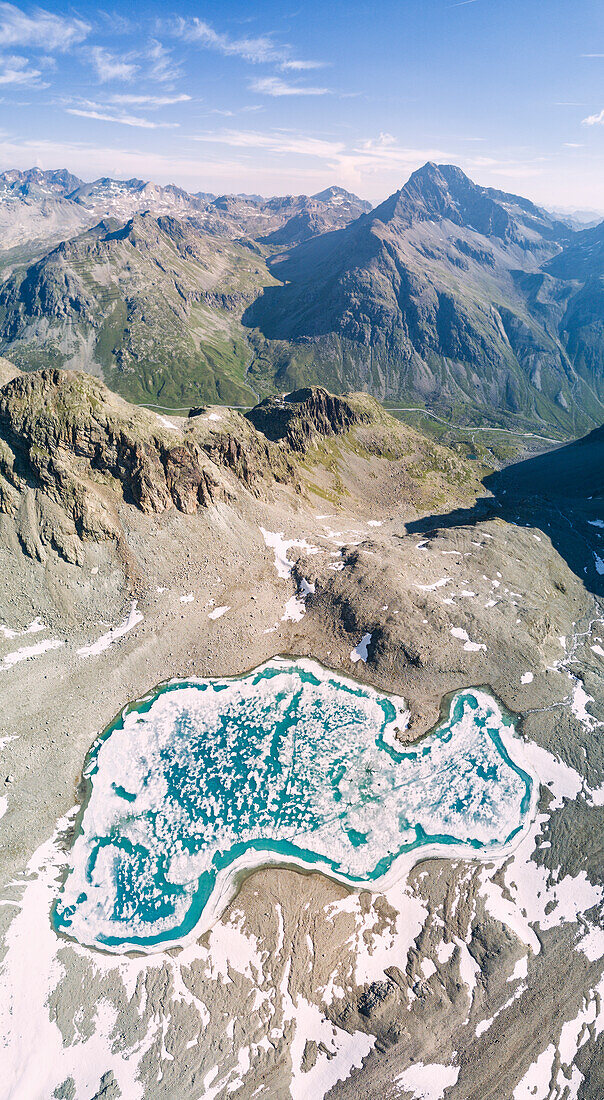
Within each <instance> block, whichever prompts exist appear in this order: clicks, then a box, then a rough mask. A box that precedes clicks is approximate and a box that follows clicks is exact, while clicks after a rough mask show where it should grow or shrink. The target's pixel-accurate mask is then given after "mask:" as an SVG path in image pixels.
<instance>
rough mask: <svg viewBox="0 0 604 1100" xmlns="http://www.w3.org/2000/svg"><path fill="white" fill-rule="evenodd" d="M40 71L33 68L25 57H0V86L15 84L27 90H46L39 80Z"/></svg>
mask: <svg viewBox="0 0 604 1100" xmlns="http://www.w3.org/2000/svg"><path fill="white" fill-rule="evenodd" d="M41 75H42V71H41V69H35V68H33V67H32V66H31V65H30V63H29V61H28V59H27V58H26V57H21V56H20V55H17V54H12V55H10V56H8V57H0V84H16V85H20V86H21V87H27V88H47V87H48V84H46V83H44V82H43V81H41V80H40V77H41Z"/></svg>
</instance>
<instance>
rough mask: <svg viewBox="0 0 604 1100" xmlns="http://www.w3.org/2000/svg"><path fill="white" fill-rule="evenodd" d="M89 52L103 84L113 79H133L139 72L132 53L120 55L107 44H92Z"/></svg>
mask: <svg viewBox="0 0 604 1100" xmlns="http://www.w3.org/2000/svg"><path fill="white" fill-rule="evenodd" d="M87 54H88V57H89V59H90V61H91V62H92V64H93V66H94V69H95V71H96V74H97V77H98V79H99V80H100V81H101V83H102V84H105V83H108V82H109V81H111V80H132V79H133V77H134V76H135V75H136V73H137V72H138V68H139V67H138V65H137V64H135V62H134V61H133V59H132V55H131V54H125V55H121V56H120V54H116V53H112V52H111V50H108V49H106V47H105V46H92V47H91V48H90V49H89V50H88V51H87Z"/></svg>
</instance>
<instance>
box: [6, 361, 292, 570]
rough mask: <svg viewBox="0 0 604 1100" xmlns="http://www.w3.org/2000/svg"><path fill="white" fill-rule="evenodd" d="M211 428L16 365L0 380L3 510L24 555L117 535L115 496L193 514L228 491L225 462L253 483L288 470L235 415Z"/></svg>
mask: <svg viewBox="0 0 604 1100" xmlns="http://www.w3.org/2000/svg"><path fill="white" fill-rule="evenodd" d="M208 427H209V426H208V423H205V424H202V423H200V422H199V421H190V422H189V431H188V432H187V433H186V435H185V434H184V433H180V432H176V431H175V430H174V429H172V428H171V427H170V426H169V425H168V426H167V427H166V422H164V423H163V424H162V422H161V421H160V420H158V418H157V417H156V416H155V415H154V414H153V413H150V412H147V410H145V409H140V410H139V409H135V408H133V407H132V406H129V405H127V404H126V402H124V401H122V400H121V399H120V398H118V397H116V396H115V395H113V394H112V393H110V391H109V390H107V388H106V387H105V386H104V385H103V384H102V383H101V382H99V381H98V380H97V379H94V378H91V377H89V376H86V375H82V374H76V373H74V372H71V371H59V370H43V371H39V372H36V373H30V374H18V376H17V377H15V378H13V379H12V380H11V381H8V382H7V383H6V384H5V385H4V386H3V388H2V389H0V512H2V513H4V514H5V515H7V516H12V517H13V518H14V519H15V520H16V522H17V524H18V529H19V534H20V540H21V543H22V545H23V547H24V549H25V550H26V551H27V552H28V553H30V554H31V555H33V556H35V557H37V558H39V559H40V558H41V557H42V556H43V554H44V547H45V546H52V547H53V548H54V549H55V550H56V551H58V552H59V553H60V554H61V555H62V556H64V557H66V558H67V559H68V560H78V553H79V551H78V540H82V539H92V540H103V539H107V538H117V539H119V538H120V537H121V523H120V519H119V506H120V503H121V502H122V501H123V502H126V503H129V504H131V505H134V506H136V508H138V509H140V511H141V512H143V513H146V514H160V513H162V512H165V511H167V510H169V509H170V508H176V509H177V510H178V511H180V512H183V513H185V514H194V513H195V512H196V511H198V509H199V508H204V507H207V506H208V505H210V504H215V503H216V502H217V501H220V500H226V499H231V498H233V496H234V492H235V490H234V486H233V483H232V482H231V481H230V480H229V478H228V477H225V471H228V472H230V473H233V474H234V475H235V477H236V478H237V480H238V481H240V482H241V483H242V484H243V485H245V487H246V488H247V489H250V490H251V491H252V492H261V491H262V488H261V487H262V485H264V484H267V483H268V482H270V481H271V480H273V478H274V477H275V476H281V477H283V476H285V475H286V473H287V471H288V466H287V462H286V460H284V459H283V457H282V456H280V455H277V454H275V455H272V454H271V452H270V445H269V444H268V443H267V442H266V441H265V440H263V439H262V438H261V437H258V436H257V434H256V433H255V432H254V431H253V429H252V428H251V427H250V426H249V425H248V424H247V422H246V421H245V420H244V419H243V417H241V416H239V414H237V413H234V414H232V417H231V420H230V421H227V423H226V424H225V427H224V430H218V431H216V430H211V431H210V430H208Z"/></svg>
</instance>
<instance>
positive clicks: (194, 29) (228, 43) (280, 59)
mask: <svg viewBox="0 0 604 1100" xmlns="http://www.w3.org/2000/svg"><path fill="white" fill-rule="evenodd" d="M168 26H169V30H170V32H171V33H172V34H174V35H176V37H178V38H181V39H182V40H183V41H184V42H188V43H190V44H192V45H198V46H202V47H204V48H205V49H210V50H217V51H218V52H219V53H222V54H225V55H226V56H227V57H240V58H242V60H243V61H248V62H249V63H250V64H252V65H267V64H272V65H278V66H279V68H280V69H290V70H293V71H298V72H303V71H305V70H309V69H322V68H324V67H325V62H323V61H313V60H310V59H309V60H304V59H297V58H295V57H293V56H292V47H291V46H290V45H289V44H288V43H279V42H275V40H274V38H273V36H272V35H270V34H260V35H256V36H249V35H245V36H244V37H241V38H234V37H232V36H231V35H228V34H225V33H223V32H221V31H217V30H215V29H214V27H212V26H211V25H210V23H208V22H207V21H206V20H205V19H197V18H193V19H185V18H183V17H182V16H178V17H177V18H176V19H174V20H172V22H171V23H170V24H169V25H168ZM282 94H286V93H282Z"/></svg>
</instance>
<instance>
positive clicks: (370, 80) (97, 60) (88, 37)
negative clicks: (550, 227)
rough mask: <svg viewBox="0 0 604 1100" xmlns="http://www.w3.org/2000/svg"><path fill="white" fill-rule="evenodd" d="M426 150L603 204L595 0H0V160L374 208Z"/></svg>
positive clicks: (541, 193)
mask: <svg viewBox="0 0 604 1100" xmlns="http://www.w3.org/2000/svg"><path fill="white" fill-rule="evenodd" d="M426 160H436V161H447V162H453V163H456V164H459V165H460V166H461V167H462V168H463V169H464V170H465V171H466V172H467V173H468V174H469V175H470V176H472V178H473V179H475V180H477V181H478V182H480V183H484V184H487V185H489V186H494V187H499V188H503V189H505V190H512V191H517V192H519V193H521V194H525V195H528V196H529V197H531V198H533V199H535V200H536V201H538V202H541V203H544V204H547V205H550V206H563V207H569V208H576V207H582V208H595V209H598V210H603V211H604V5H603V4H602V3H601V0H465V2H462V3H455V2H449V0H373V2H366V0H345V2H344V0H306V2H304V0H289V2H288V0H280V2H277V0H260V2H256V3H252V2H250V0H248V2H247V3H244V2H241V0H220V2H214V3H209V2H205V3H204V2H202V0H197V2H195V3H193V2H182V3H178V2H175V3H173V4H170V3H169V0H168V2H162V3H157V2H155V0H145V2H144V3H142V2H139V0H131V2H129V3H128V2H122V3H121V4H120V6H119V9H117V8H116V9H115V10H114V9H111V8H110V7H109V6H107V7H105V6H102V5H100V4H96V3H90V2H83V3H80V4H69V3H63V2H61V0H57V2H54V3H52V4H49V5H48V7H47V8H44V7H36V6H33V5H29V4H22V3H20V4H9V3H3V2H0V167H1V168H8V167H20V168H25V167H30V166H31V165H33V164H39V165H41V166H42V167H44V168H57V167H67V168H69V169H70V170H71V171H73V172H75V173H76V174H78V175H80V176H82V177H83V178H85V179H93V178H96V177H97V176H99V175H114V176H118V177H123V178H126V177H129V176H140V177H143V178H150V179H154V180H156V181H157V182H159V183H167V182H174V183H178V184H180V185H181V186H183V187H185V188H187V189H188V190H192V191H197V190H202V191H212V192H215V193H223V192H225V191H246V192H260V193H261V194H266V195H270V194H279V193H286V192H295V193H302V192H304V193H312V192H314V191H317V190H319V189H320V188H322V187H325V186H327V185H328V184H331V183H338V184H340V185H342V186H344V187H347V188H348V189H350V190H353V191H356V192H357V193H358V194H360V195H362V196H363V197H365V198H369V199H371V200H372V201H374V202H377V201H379V200H380V199H382V198H383V197H385V196H386V195H388V194H390V193H391V192H392V191H394V190H396V189H397V188H399V187H400V186H401V185H402V184H403V183H404V181H405V180H406V179H407V177H408V176H409V174H410V172H411V171H413V170H414V169H415V168H417V167H418V166H419V165H421V164H423V163H424V162H425V161H426Z"/></svg>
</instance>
